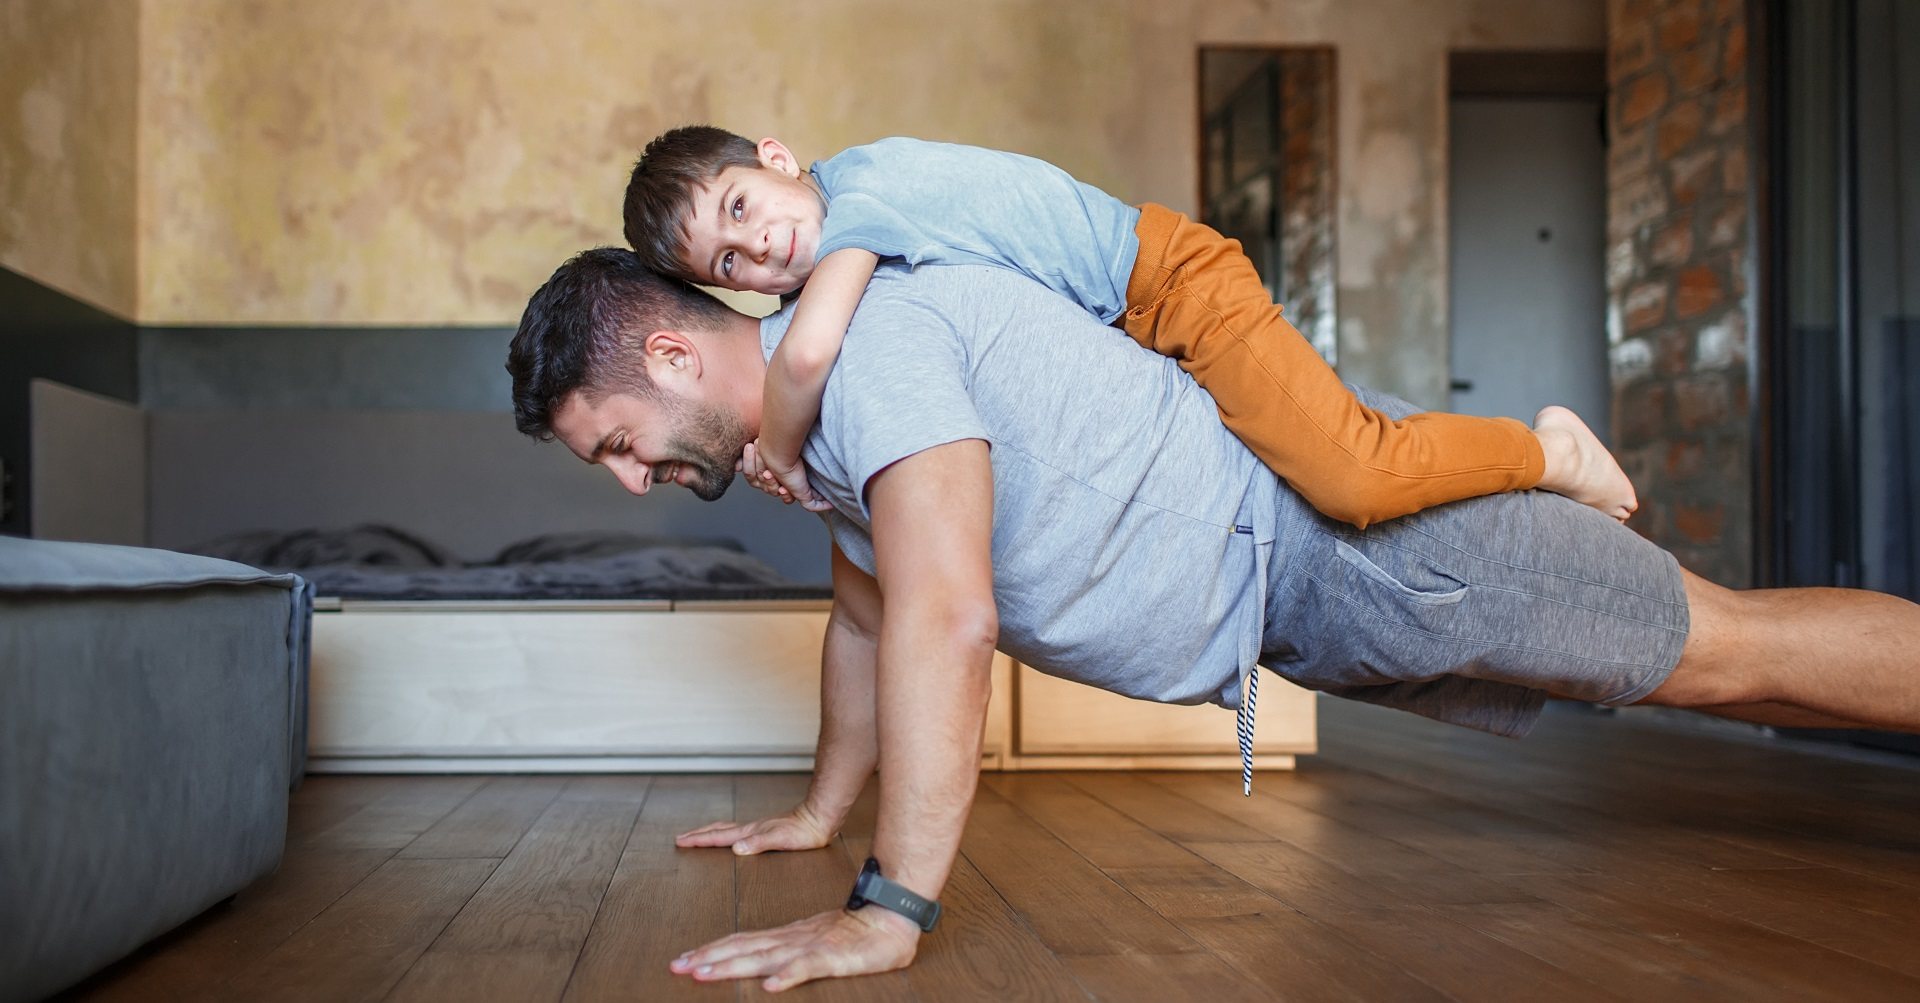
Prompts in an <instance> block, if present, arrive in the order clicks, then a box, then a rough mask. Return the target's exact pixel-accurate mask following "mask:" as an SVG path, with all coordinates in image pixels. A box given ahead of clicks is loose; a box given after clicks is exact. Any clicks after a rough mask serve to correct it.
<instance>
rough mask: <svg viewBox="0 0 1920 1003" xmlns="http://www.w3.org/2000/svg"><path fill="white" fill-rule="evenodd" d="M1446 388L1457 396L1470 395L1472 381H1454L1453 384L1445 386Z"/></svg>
mask: <svg viewBox="0 0 1920 1003" xmlns="http://www.w3.org/2000/svg"><path fill="white" fill-rule="evenodd" d="M1447 388H1448V389H1449V390H1452V391H1453V392H1454V393H1457V394H1465V393H1472V392H1473V381H1472V380H1454V381H1453V382H1451V383H1449V384H1447Z"/></svg>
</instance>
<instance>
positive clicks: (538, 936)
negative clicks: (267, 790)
mask: <svg viewBox="0 0 1920 1003" xmlns="http://www.w3.org/2000/svg"><path fill="white" fill-rule="evenodd" d="M1321 710H1322V725H1321V735H1322V746H1323V749H1324V752H1323V754H1322V755H1319V756H1315V757H1307V758H1304V759H1303V760H1302V762H1301V767H1300V769H1299V770H1298V771H1297V772H1295V773H1291V774H1287V773H1270V774H1262V775H1260V776H1259V777H1258V778H1257V780H1256V783H1255V791H1254V796H1253V797H1252V798H1250V799H1249V798H1244V797H1242V796H1241V794H1240V788H1239V783H1238V777H1237V776H1235V775H1227V774H1218V773H1212V774H1190V773H1189V774H1176V773H1118V774H1113V773H1041V774H987V775H986V776H985V777H984V778H983V781H982V785H981V791H980V796H979V799H978V801H977V802H976V804H975V806H974V810H973V815H972V818H971V820H970V822H969V825H968V829H967V833H966V837H965V841H964V843H963V845H962V850H963V856H962V859H961V860H960V861H959V863H958V865H957V867H956V868H955V870H954V874H953V879H952V881H951V883H950V885H949V886H948V888H947V891H946V894H945V900H946V902H947V906H948V910H949V911H948V916H947V918H946V919H944V920H943V921H942V925H941V928H940V930H939V931H938V932H937V933H936V934H934V935H933V936H931V937H929V938H927V939H926V940H925V941H923V942H922V948H921V953H920V958H919V960H918V961H917V962H916V963H915V965H914V966H913V967H912V968H910V969H908V970H907V971H904V972H894V973H890V974H887V975H882V976H876V977H870V978H863V979H854V980H844V981H838V982H830V983H818V984H813V985H809V986H804V987H801V988H800V989H798V990H795V991H794V992H795V993H796V994H797V995H798V996H799V997H800V998H808V999H823V1000H828V999H831V1000H843V999H844V1000H928V1001H934V1000H1026V999H1030V1000H1080V999H1100V1000H1150V1001H1166V1000H1188V999H1191V1000H1205V1001H1207V1003H1224V1001H1229V1000H1266V999H1280V998H1284V999H1307V1000H1313V999H1343V1000H1352V999H1360V1000H1369V1001H1371V1000H1439V999H1462V1000H1488V999H1497V1000H1509V999H1554V1000H1590V999H1591V1000H1621V999H1624V1000H1668V999H1671V1000H1689V1001H1692V1000H1716V999H1724V1000H1764V999H1796V1000H1800V999H1809V1000H1811V999H1831V1000H1848V1001H1861V1000H1883V999H1884V1000H1896V999H1897V1000H1903V1001H1910V1000H1916V999H1920V769H1916V768H1913V767H1908V766H1903V765H1898V764H1895V763H1889V762H1869V761H1860V760H1859V759H1858V758H1854V759H1849V758H1843V757H1836V756H1830V755H1813V754H1809V753H1806V752H1804V751H1801V750H1798V749H1795V748H1792V747H1781V746H1779V745H1769V744H1765V743H1760V742H1755V741H1742V740H1738V739H1732V738H1728V737H1724V736H1721V735H1716V734H1711V733H1706V732H1700V731H1693V730H1687V729H1675V728H1673V727H1671V726H1670V725H1669V724H1667V723H1664V722H1663V721H1656V720H1649V719H1647V718H1644V717H1640V716H1638V715H1635V714H1625V715H1603V714H1595V713H1590V712H1584V711H1580V710H1577V709H1572V708H1562V707H1556V708H1554V709H1553V710H1552V711H1550V713H1549V715H1548V717H1547V718H1546V719H1545V720H1544V721H1543V722H1542V724H1541V726H1540V727H1539V729H1538V730H1537V731H1536V732H1535V734H1534V735H1533V736H1532V737H1531V738H1528V739H1526V740H1525V741H1521V742H1512V741H1508V740H1504V739H1496V738H1490V737H1486V736H1481V735H1477V734H1475V733H1472V732H1467V731H1462V730H1459V729H1453V728H1448V727H1445V726H1442V725H1437V724H1431V723H1429V722H1425V721H1422V720H1420V719H1418V718H1414V717H1410V716H1406V715H1400V714H1395V713H1393V712H1389V711H1382V710H1377V709H1374V708H1369V707H1364V706H1359V705H1354V704H1342V703H1340V702H1337V701H1323V702H1322V706H1321ZM804 784H805V778H804V777H800V776H793V775H742V776H720V775H693V776H660V777H643V776H592V777H524V776H523V777H313V778H310V779H309V780H308V781H307V783H306V784H305V785H304V786H303V787H302V788H301V789H300V791H299V792H298V793H297V794H296V795H295V796H294V798H293V803H292V823H291V829H292V831H291V834H290V837H289V846H288V852H287V857H286V861H285V863H284V864H282V866H281V868H280V870H279V871H278V872H277V873H275V874H273V875H272V876H270V877H268V878H266V879H264V880H262V881H261V882H259V883H258V884H256V885H255V886H254V887H252V888H250V889H248V890H246V891H244V892H242V893H241V894H240V895H239V896H238V897H237V898H236V899H235V900H234V901H233V902H232V903H230V904H228V905H223V906H219V907H216V908H215V909H213V910H211V911H209V912H208V913H206V914H204V915H202V916H200V917H198V918H197V919H195V920H193V921H192V922H190V923H188V924H187V925H185V926H184V927H182V928H180V929H179V930H176V931H175V932H174V933H172V934H169V935H168V936H166V937H163V938H162V939H161V940H159V941H157V942H155V943H153V944H150V945H148V947H146V948H144V949H143V950H142V951H141V952H139V953H138V954H136V955H134V956H132V957H130V958H128V959H127V960H125V961H123V962H122V963H120V964H118V965H115V966H114V967H112V968H110V969H108V970H107V971H105V972H103V973H101V974H100V975H98V976H96V977H95V978H93V979H91V980H89V981H88V982H87V983H85V984H83V985H82V986H79V987H77V988H76V989H75V990H73V991H71V992H69V993H68V994H65V995H64V996H63V997H61V998H62V999H63V1000H87V1001H96V1000H97V1001H106V1000H139V1001H147V1000H247V1001H252V1000H276V1001H277V1000H383V999H393V1000H457V1001H460V1003H482V1001H489V1000H502V1001H509V1000H510V1001H514V1003H523V1001H529V1000H565V1001H567V1003H585V1001H593V1000H616V999H618V1000H678V999H688V1000H720V999H728V1000H732V999H740V998H746V997H756V996H760V995H763V994H762V993H761V992H760V990H759V989H758V987H757V985H756V984H754V983H750V982H749V983H730V984H725V985H699V984H695V983H692V982H689V981H687V980H685V979H681V978H676V977H674V976H672V975H670V974H669V973H668V971H667V962H668V960H669V959H670V958H672V957H673V956H674V955H676V954H678V953H679V952H680V951H682V950H684V949H686V948H689V947H692V946H695V945H698V944H700V943H704V942H705V941H707V940H710V939H712V938H714V937H717V936H721V935H723V934H725V933H727V932H729V931H732V930H736V929H743V928H746V929H751V928H757V927H762V926H769V925H775V924H779V923H782V922H786V921H789V920H792V919H796V918H799V917H802V916H805V915H808V914H811V913H813V912H816V911H819V910H821V909H825V908H830V907H832V906H833V905H834V904H835V903H837V902H840V901H842V900H843V899H844V897H845V894H846V889H847V886H848V884H849V883H850V881H851V878H852V875H853V873H854V869H855V867H854V863H855V861H857V860H860V859H864V857H865V855H866V852H867V846H868V842H869V838H870V834H871V832H872V824H873V810H874V805H873V800H872V791H871V790H869V792H868V796H867V797H866V798H865V799H863V801H862V802H861V804H860V806H859V808H858V810H857V811H856V814H855V816H854V817H853V818H852V819H851V820H850V821H849V824H848V826H847V832H846V834H845V837H844V838H843V839H842V840H839V841H836V843H835V845H834V846H833V847H831V848H829V849H827V850H825V851H821V852H817V853H804V854H771V855H767V856H762V857H753V858H745V859H736V858H734V857H733V856H732V855H731V854H729V853H727V852H725V851H713V850H708V851H687V850H678V849H675V848H674V847H673V845H672V836H673V834H674V833H676V832H679V831H682V830H684V829H687V828H691V827H693V826H695V825H697V824H700V823H703V822H707V821H711V820H713V819H718V818H726V817H734V818H743V819H744V818H752V817H758V816H760V815H763V814H766V813H770V812H774V811H778V810H781V809H783V808H785V807H787V806H789V805H791V804H792V802H793V801H794V800H795V799H796V798H797V797H798V796H799V794H800V793H801V792H802V791H803V790H804Z"/></svg>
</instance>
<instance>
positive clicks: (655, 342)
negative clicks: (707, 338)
mask: <svg viewBox="0 0 1920 1003" xmlns="http://www.w3.org/2000/svg"><path fill="white" fill-rule="evenodd" d="M642 344H643V347H644V350H645V352H646V360H647V373H648V375H650V376H652V377H653V381H654V382H655V383H656V384H660V383H665V384H676V383H677V384H682V385H689V384H692V383H694V382H697V381H698V380H699V379H700V372H701V363H700V349H699V348H698V347H697V346H695V345H694V343H693V339H692V338H689V337H687V336H686V335H685V334H682V333H681V332H679V331H655V332H653V333H652V334H649V335H647V339H646V341H645V342H643V343H642Z"/></svg>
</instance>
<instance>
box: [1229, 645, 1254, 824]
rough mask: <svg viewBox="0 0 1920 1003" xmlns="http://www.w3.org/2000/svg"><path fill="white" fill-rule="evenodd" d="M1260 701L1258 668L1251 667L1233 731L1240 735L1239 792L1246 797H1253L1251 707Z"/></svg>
mask: <svg viewBox="0 0 1920 1003" xmlns="http://www.w3.org/2000/svg"><path fill="white" fill-rule="evenodd" d="M1258 699H1260V666H1258V665H1256V666H1254V667H1253V671H1252V672H1249V673H1247V695H1246V699H1244V700H1241V701H1240V714H1239V717H1238V718H1237V719H1236V720H1235V722H1234V725H1235V729H1236V730H1237V731H1239V733H1240V790H1241V793H1242V794H1244V795H1246V796H1247V797H1252V796H1253V705H1254V702H1255V701H1256V700H1258Z"/></svg>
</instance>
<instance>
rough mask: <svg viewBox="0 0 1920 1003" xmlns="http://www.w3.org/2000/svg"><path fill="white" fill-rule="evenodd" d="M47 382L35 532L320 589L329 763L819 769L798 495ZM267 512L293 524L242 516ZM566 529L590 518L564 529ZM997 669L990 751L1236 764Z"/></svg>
mask: <svg viewBox="0 0 1920 1003" xmlns="http://www.w3.org/2000/svg"><path fill="white" fill-rule="evenodd" d="M34 406H35V420H34V429H35V432H34V434H35V449H34V470H33V473H34V495H35V505H34V511H35V517H34V518H35V532H36V534H37V535H38V534H39V533H40V529H41V526H42V525H43V523H44V524H46V525H49V526H54V527H55V529H54V531H55V532H57V533H62V534H71V535H69V537H68V538H71V539H106V538H108V537H107V536H105V535H104V534H117V536H116V537H115V538H116V539H118V540H119V541H120V542H130V543H146V544H148V545H155V546H163V547H170V548H173V549H180V550H186V549H203V550H206V551H208V552H210V553H212V554H214V555H215V556H222V557H227V558H229V559H234V560H238V561H240V562H241V563H246V564H249V565H252V566H255V567H264V568H270V569H275V570H280V569H285V570H294V571H298V572H299V573H300V574H301V575H302V576H303V577H306V578H309V579H310V580H312V581H313V582H314V583H315V584H316V585H317V587H318V591H319V598H318V599H317V600H316V602H315V615H314V619H313V658H312V666H311V681H310V701H309V702H310V712H309V729H310V737H309V744H308V752H309V760H308V769H310V770H312V771H315V772H394V771H403V772H429V771H441V772H476V771H487V772H495V771H527V772H531V771H564V772H580V771H628V770H647V771H674V770H804V769H808V768H810V767H811V765H812V755H813V745H814V740H815V738H816V736H817V733H818V728H819V717H818V713H819V658H820V640H821V637H822V635H823V634H824V632H825V629H826V621H827V613H828V609H829V607H830V598H829V592H828V590H827V589H826V588H824V587H823V586H822V585H821V584H819V582H818V581H816V580H813V579H824V578H825V576H826V567H827V562H826V559H825V558H826V544H825V535H824V534H823V533H822V532H821V530H820V528H819V526H818V524H817V521H816V520H815V519H814V518H813V517H812V516H809V515H807V514H806V513H804V512H802V511H800V510H799V508H798V507H797V506H795V507H789V508H782V507H781V506H778V505H773V504H769V503H767V502H766V501H765V499H761V498H758V497H757V496H755V495H754V493H753V492H748V491H735V492H731V493H730V494H729V495H728V496H727V497H725V498H722V499H721V500H720V501H719V502H716V503H706V502H701V501H698V500H696V499H694V498H693V496H692V495H691V494H689V493H686V492H661V493H660V497H652V496H650V497H648V498H647V499H646V503H645V504H644V505H636V504H634V501H633V499H632V498H630V497H628V496H627V495H626V494H625V493H624V492H622V491H620V490H618V488H617V487H616V486H614V485H613V484H612V483H611V482H610V480H609V479H608V478H606V476H605V475H604V473H602V472H600V471H597V470H594V469H592V468H590V467H588V466H587V465H585V464H582V463H580V462H579V461H578V460H575V459H574V458H573V457H572V456H571V455H570V454H568V453H567V452H566V451H565V450H564V449H557V448H542V447H541V446H540V445H539V444H534V443H530V442H528V441H527V440H526V438H525V437H524V436H521V435H519V434H518V433H517V432H515V431H514V429H513V424H512V421H511V420H510V419H509V418H508V417H506V416H503V415H499V414H492V413H452V412H396V411H372V410H290V409H279V410H257V411H219V410H205V411H202V410H156V411H148V410H146V409H141V408H135V407H130V406H127V405H124V404H116V403H113V402H106V401H101V400H98V399H94V398H90V397H89V396H88V395H84V394H79V393H77V392H74V391H70V390H67V389H66V388H59V387H57V386H54V385H51V384H44V383H42V384H36V386H35V404H34ZM43 433H44V434H43ZM53 433H59V434H57V435H55V434H53ZM43 438H44V439H45V440H46V441H44V442H43V441H41V440H42V439H43ZM98 442H115V443H129V442H132V443H141V442H144V443H145V444H146V445H145V452H136V453H135V454H134V455H130V456H125V457H116V456H106V455H104V454H103V453H102V451H101V450H100V449H99V448H97V447H96V446H95V445H94V444H95V443H98ZM54 514H62V517H61V518H60V519H59V520H58V521H57V523H56V522H53V521H50V517H51V516H52V515H54ZM246 526H258V527H269V529H268V530H266V531H262V532H258V533H240V534H235V533H232V532H230V531H231V530H232V529H234V528H237V527H246ZM555 526H566V527H575V528H578V529H579V530H581V531H582V533H579V534H575V533H569V534H564V535H550V534H549V535H542V531H543V530H545V529H548V528H551V527H555ZM341 527H347V528H345V529H342V528H341ZM736 535H737V537H738V539H739V540H740V541H744V543H737V542H733V540H734V538H735V536H736ZM516 541H517V542H516ZM196 545H198V547H196ZM455 555H459V556H455ZM549 558H559V559H564V560H571V561H574V562H575V563H576V566H575V567H572V568H571V569H569V568H566V567H562V566H561V565H560V564H559V563H556V562H555V561H552V560H549ZM579 562H585V563H587V564H594V562H599V563H598V565H597V566H595V567H589V568H581V567H579V566H577V565H578V563H579ZM993 676H994V679H993V699H992V703H991V704H990V706H989V710H988V723H987V730H986V735H985V740H984V743H983V748H984V765H986V766H988V767H990V768H999V769H1028V768H1042V769H1043V768H1083V767H1087V768H1097V767H1114V768H1128V767H1140V768H1205V769H1238V767H1239V760H1238V755H1237V750H1236V746H1235V742H1234V732H1233V714H1232V713H1230V712H1227V711H1223V710H1221V709H1219V708H1217V707H1168V706H1162V705H1157V704H1149V703H1142V702H1139V701H1134V700H1128V699H1126V698H1124V697H1119V696H1115V695H1113V694H1108V693H1103V692H1100V691H1097V690H1092V689H1088V688H1087V687H1083V686H1079V685H1077V684H1074V683H1069V682H1066V681H1063V680H1059V679H1055V678H1053V677H1051V676H1047V675H1044V674H1042V673H1040V672H1037V671H1035V670H1034V669H1032V668H1030V667H1026V666H1020V665H1017V664H1015V663H1014V662H1013V661H1012V660H1011V659H1008V658H1006V657H1004V656H998V657H996V659H995V661H994V663H993ZM1259 721H1260V730H1259V733H1258V735H1257V736H1256V743H1255V750H1256V753H1258V755H1257V756H1256V763H1257V764H1258V765H1260V766H1262V767H1267V768H1284V767H1288V766H1291V765H1292V763H1293V756H1294V755H1295V754H1296V753H1303V752H1311V751H1313V748H1314V728H1313V721H1314V718H1313V703H1312V697H1311V695H1309V694H1307V693H1306V692H1305V691H1302V690H1298V689H1295V688H1293V687H1290V686H1287V685H1286V684H1285V683H1283V682H1281V681H1280V680H1278V679H1269V680H1268V681H1267V683H1266V684H1265V685H1263V687H1262V692H1261V700H1260V718H1259Z"/></svg>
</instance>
